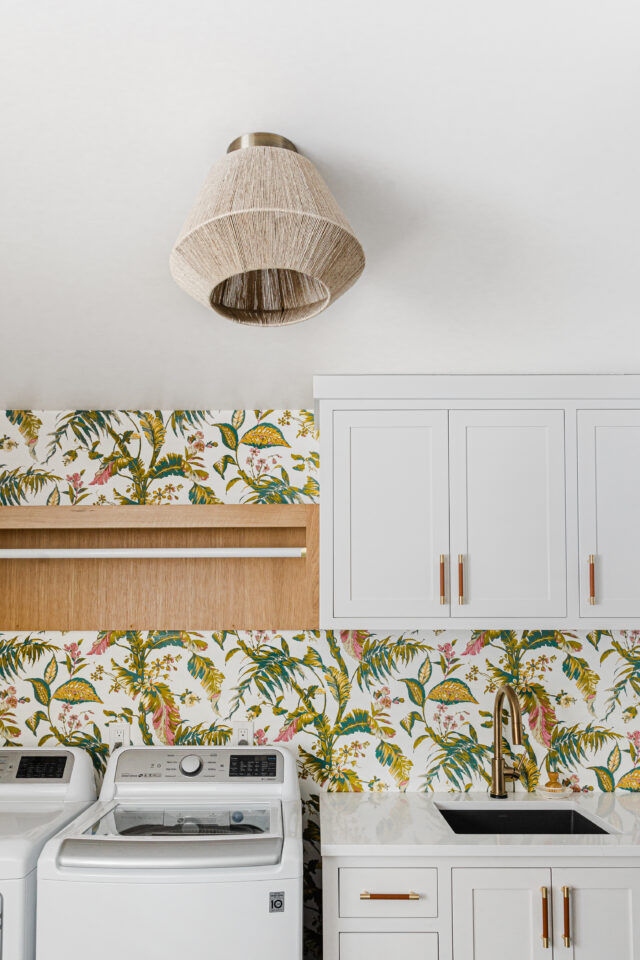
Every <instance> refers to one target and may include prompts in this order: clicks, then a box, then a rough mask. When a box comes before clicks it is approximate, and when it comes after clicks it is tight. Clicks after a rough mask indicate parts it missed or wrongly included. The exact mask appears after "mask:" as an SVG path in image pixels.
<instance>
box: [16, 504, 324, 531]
mask: <svg viewBox="0 0 640 960" xmlns="http://www.w3.org/2000/svg"><path fill="white" fill-rule="evenodd" d="M317 509H318V508H317V507H316V506H315V505H313V504H291V505H281V504H260V505H256V504H249V505H245V504H198V505H194V506H171V505H168V504H165V505H162V506H156V505H153V506H152V505H149V506H137V505H136V506H133V505H131V506H122V507H119V506H102V507H96V506H83V505H82V504H80V505H79V506H77V507H0V530H29V529H47V530H52V529H54V528H63V529H71V528H72V529H74V530H77V529H81V528H85V527H86V528H90V529H94V528H96V527H99V528H101V529H102V528H105V527H118V528H132V529H133V528H140V527H180V528H183V529H184V528H187V527H306V525H307V523H308V522H309V516H310V515H312V514H314V513H315V512H317Z"/></svg>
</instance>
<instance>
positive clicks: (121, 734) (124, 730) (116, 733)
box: [109, 720, 131, 753]
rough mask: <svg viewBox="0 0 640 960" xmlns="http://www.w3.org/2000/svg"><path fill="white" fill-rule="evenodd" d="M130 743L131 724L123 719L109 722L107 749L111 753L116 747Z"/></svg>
mask: <svg viewBox="0 0 640 960" xmlns="http://www.w3.org/2000/svg"><path fill="white" fill-rule="evenodd" d="M130 744H131V724H130V723H126V722H125V721H124V720H118V722H117V723H110V724H109V749H110V751H111V752H112V753H113V751H114V750H117V748H118V747H128V746H130Z"/></svg>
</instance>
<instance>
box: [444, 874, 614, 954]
mask: <svg viewBox="0 0 640 960" xmlns="http://www.w3.org/2000/svg"><path fill="white" fill-rule="evenodd" d="M550 881H551V871H550V870H547V869H544V868H540V869H531V870H526V869H519V868H510V867H505V868H499V869H495V870H493V869H481V868H478V869H469V870H458V869H454V870H453V957H454V960H511V958H512V957H513V958H516V957H517V958H518V960H549V958H550V955H551V950H550V949H549V948H548V947H547V948H545V945H544V941H543V939H542V932H543V918H542V888H544V889H545V890H546V891H547V905H548V910H549V912H548V914H547V917H548V927H549V929H550V927H551V913H550V910H551V907H550V892H549V885H550ZM601 960H604V957H603V958H601Z"/></svg>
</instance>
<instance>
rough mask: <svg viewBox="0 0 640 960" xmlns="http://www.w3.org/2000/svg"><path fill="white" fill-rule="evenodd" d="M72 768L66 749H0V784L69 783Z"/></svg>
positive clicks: (71, 756) (70, 758)
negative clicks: (31, 782) (32, 782)
mask: <svg viewBox="0 0 640 960" xmlns="http://www.w3.org/2000/svg"><path fill="white" fill-rule="evenodd" d="M72 769H73V755H72V754H71V753H68V752H67V751H66V750H57V751H54V750H42V749H40V748H36V749H35V750H15V749H13V750H0V784H4V783H21V784H24V785H25V786H26V785H28V783H29V782H30V781H35V782H36V783H43V782H44V783H68V782H69V780H70V779H71V771H72Z"/></svg>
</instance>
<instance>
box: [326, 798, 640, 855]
mask: <svg viewBox="0 0 640 960" xmlns="http://www.w3.org/2000/svg"><path fill="white" fill-rule="evenodd" d="M471 804H474V805H475V806H476V808H480V807H483V808H485V809H487V808H489V809H494V808H499V809H500V810H505V809H507V808H508V807H513V806H514V805H517V806H518V807H520V806H521V805H525V806H526V807H528V808H530V809H539V810H545V809H550V808H553V807H556V808H557V807H562V808H566V807H569V808H573V809H574V810H576V811H578V812H580V813H581V814H582V815H583V816H585V817H587V818H588V819H590V820H593V821H595V823H597V824H598V825H599V826H601V827H603V828H604V829H605V830H607V831H609V832H608V833H606V834H475V835H471V834H456V833H454V831H453V830H452V829H451V827H450V826H449V824H448V823H447V822H446V820H445V819H444V817H442V816H441V814H440V812H439V810H438V806H443V807H450V808H451V807H454V808H460V807H468V806H469V805H471ZM320 830H321V852H322V855H323V856H325V857H369V856H398V857H408V856H415V857H424V856H434V857H451V856H456V857H457V856H465V857H468V856H484V857H486V856H492V855H493V854H495V853H498V852H499V854H500V856H520V857H522V856H529V857H535V856H537V855H540V856H543V855H544V856H547V857H549V856H551V855H553V852H552V851H551V850H550V848H551V847H553V848H555V849H556V850H557V852H558V853H559V854H560V855H563V856H569V855H570V856H572V857H573V856H584V857H588V856H594V855H596V856H611V857H620V856H625V857H639V858H640V795H638V794H628V793H589V794H584V793H580V794H578V793H576V794H573V795H572V796H571V797H569V798H568V799H566V800H555V799H554V800H543V799H537V798H536V796H535V794H527V793H524V792H523V793H514V794H512V795H509V798H508V799H507V800H492V799H491V798H490V797H489V796H488V794H486V793H473V792H469V793H431V794H427V793H324V794H322V795H321V798H320Z"/></svg>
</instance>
